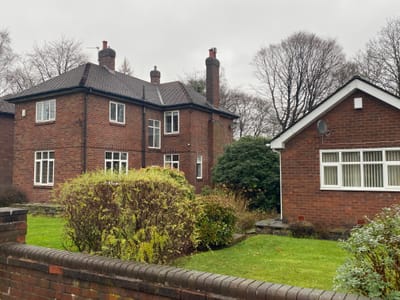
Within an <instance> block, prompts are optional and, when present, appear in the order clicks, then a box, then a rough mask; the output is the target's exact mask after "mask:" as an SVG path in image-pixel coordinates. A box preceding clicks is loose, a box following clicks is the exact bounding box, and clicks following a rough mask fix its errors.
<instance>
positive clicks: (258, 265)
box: [174, 235, 345, 290]
mask: <svg viewBox="0 0 400 300" xmlns="http://www.w3.org/2000/svg"><path fill="white" fill-rule="evenodd" d="M344 260H345V252H344V250H342V249H341V248H339V247H338V243H337V242H333V241H322V240H313V239H295V238H291V237H282V236H271V235H257V236H254V237H250V238H248V239H247V240H245V241H243V242H241V243H239V244H237V245H235V246H233V247H230V248H226V249H222V250H218V251H208V252H202V253H198V254H195V255H192V256H189V257H183V258H180V259H178V260H177V261H176V262H175V263H174V265H175V266H178V267H183V268H187V269H193V270H198V271H207V272H212V273H219V274H224V275H232V276H238V277H245V278H251V279H258V280H263V281H268V282H274V283H283V284H287V285H294V286H301V287H308V288H318V289H325V290H331V289H332V280H333V277H334V276H335V272H336V269H337V268H338V267H339V266H340V265H341V264H342V263H343V262H344Z"/></svg>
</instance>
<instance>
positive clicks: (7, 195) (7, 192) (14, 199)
mask: <svg viewBox="0 0 400 300" xmlns="http://www.w3.org/2000/svg"><path fill="white" fill-rule="evenodd" d="M25 202H27V199H26V196H25V194H24V193H23V192H22V191H21V190H19V189H18V188H16V187H15V186H13V185H0V207H5V206H9V205H11V204H15V203H25Z"/></svg>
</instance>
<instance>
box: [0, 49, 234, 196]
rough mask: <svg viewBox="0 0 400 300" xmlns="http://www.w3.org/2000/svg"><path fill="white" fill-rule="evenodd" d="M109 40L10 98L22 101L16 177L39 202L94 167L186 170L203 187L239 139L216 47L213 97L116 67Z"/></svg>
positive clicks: (211, 60)
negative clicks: (95, 56)
mask: <svg viewBox="0 0 400 300" xmlns="http://www.w3.org/2000/svg"><path fill="white" fill-rule="evenodd" d="M115 56H116V53H115V51H114V50H113V49H111V48H109V47H107V42H103V48H102V50H101V51H99V65H96V64H92V63H87V64H85V65H81V66H79V67H78V68H76V69H74V70H71V71H69V72H66V73H64V74H62V75H60V76H58V77H55V78H52V79H50V80H49V81H47V82H44V83H42V84H40V85H38V86H36V87H33V88H31V89H29V90H26V91H24V92H22V93H20V94H17V95H14V96H12V97H9V98H8V99H7V100H8V101H9V102H11V103H14V104H15V144H14V146H15V148H14V174H13V184H14V185H16V186H17V187H19V188H20V189H21V190H23V191H24V192H25V193H26V194H27V196H28V199H29V200H30V201H32V202H44V201H48V200H49V199H50V196H51V191H52V189H53V187H54V186H56V185H57V184H58V183H62V182H64V181H65V180H66V179H69V178H72V177H75V176H77V175H79V174H81V173H83V172H86V171H89V170H95V169H112V170H115V171H120V172H125V171H126V170H127V169H128V168H129V169H130V168H141V167H146V166H153V165H158V166H164V167H170V168H177V169H180V170H181V171H183V172H184V173H185V175H186V177H187V179H188V180H189V182H190V183H191V184H193V185H194V186H195V187H196V190H197V191H200V189H201V188H202V187H203V186H205V185H208V184H210V172H211V168H212V166H213V165H214V163H215V161H216V158H217V157H218V155H220V154H221V153H222V152H223V148H224V146H225V145H226V144H229V143H231V141H232V122H233V119H235V118H236V116H235V115H233V114H232V113H230V112H228V111H226V110H224V109H222V108H220V107H219V61H218V60H217V58H216V49H210V53H209V57H208V58H207V59H206V66H207V97H204V96H202V95H200V94H198V93H197V92H195V91H194V90H193V89H192V88H190V87H187V86H185V85H184V84H182V83H180V82H169V83H160V72H159V71H158V70H157V69H156V68H154V70H153V71H151V72H150V77H151V78H150V82H147V81H144V80H141V79H138V78H135V77H131V76H128V75H124V74H122V73H119V72H116V71H115Z"/></svg>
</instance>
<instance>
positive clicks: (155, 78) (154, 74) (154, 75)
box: [150, 66, 161, 84]
mask: <svg viewBox="0 0 400 300" xmlns="http://www.w3.org/2000/svg"><path fill="white" fill-rule="evenodd" d="M160 78H161V73H160V71H158V70H157V66H154V70H152V71H150V82H151V83H154V84H160Z"/></svg>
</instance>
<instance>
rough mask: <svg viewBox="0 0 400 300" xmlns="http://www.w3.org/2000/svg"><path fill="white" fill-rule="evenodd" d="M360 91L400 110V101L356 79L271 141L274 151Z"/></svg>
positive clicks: (282, 147) (283, 146)
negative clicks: (354, 92) (349, 96)
mask: <svg viewBox="0 0 400 300" xmlns="http://www.w3.org/2000/svg"><path fill="white" fill-rule="evenodd" d="M356 89H358V90H360V91H363V92H365V93H367V94H370V95H371V96H373V97H375V98H377V99H380V100H382V101H383V102H385V103H387V104H389V105H392V106H394V107H395V108H397V109H400V99H399V98H397V97H395V96H393V95H391V94H389V93H387V92H385V91H383V90H381V89H378V88H376V87H375V86H373V85H371V84H368V83H367V82H364V81H362V80H360V79H357V78H356V79H354V80H353V81H351V82H349V83H348V84H347V85H345V86H344V87H343V88H342V89H340V90H339V91H337V92H336V93H335V94H333V95H332V96H330V97H329V98H328V99H326V100H325V101H324V102H322V103H321V104H320V105H319V106H317V107H316V108H315V109H314V110H313V111H311V112H310V113H309V114H307V115H305V116H304V117H303V118H302V119H300V120H299V121H298V122H297V123H295V124H294V125H293V126H292V127H290V128H289V129H288V130H286V131H285V132H284V133H282V134H281V135H280V136H279V137H277V138H276V139H274V140H272V141H271V148H272V149H276V150H278V149H284V148H285V142H286V141H287V140H288V139H290V138H291V137H293V136H294V135H296V134H297V133H299V132H300V131H301V130H302V129H303V128H305V127H306V126H308V125H309V124H311V123H312V122H314V121H315V120H317V119H318V118H319V117H320V116H321V115H323V114H325V113H326V112H327V111H329V110H330V109H332V108H333V107H334V106H335V105H337V104H338V103H340V102H341V101H342V100H344V99H345V98H346V97H347V96H348V95H350V94H351V93H352V92H353V91H354V90H356Z"/></svg>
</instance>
